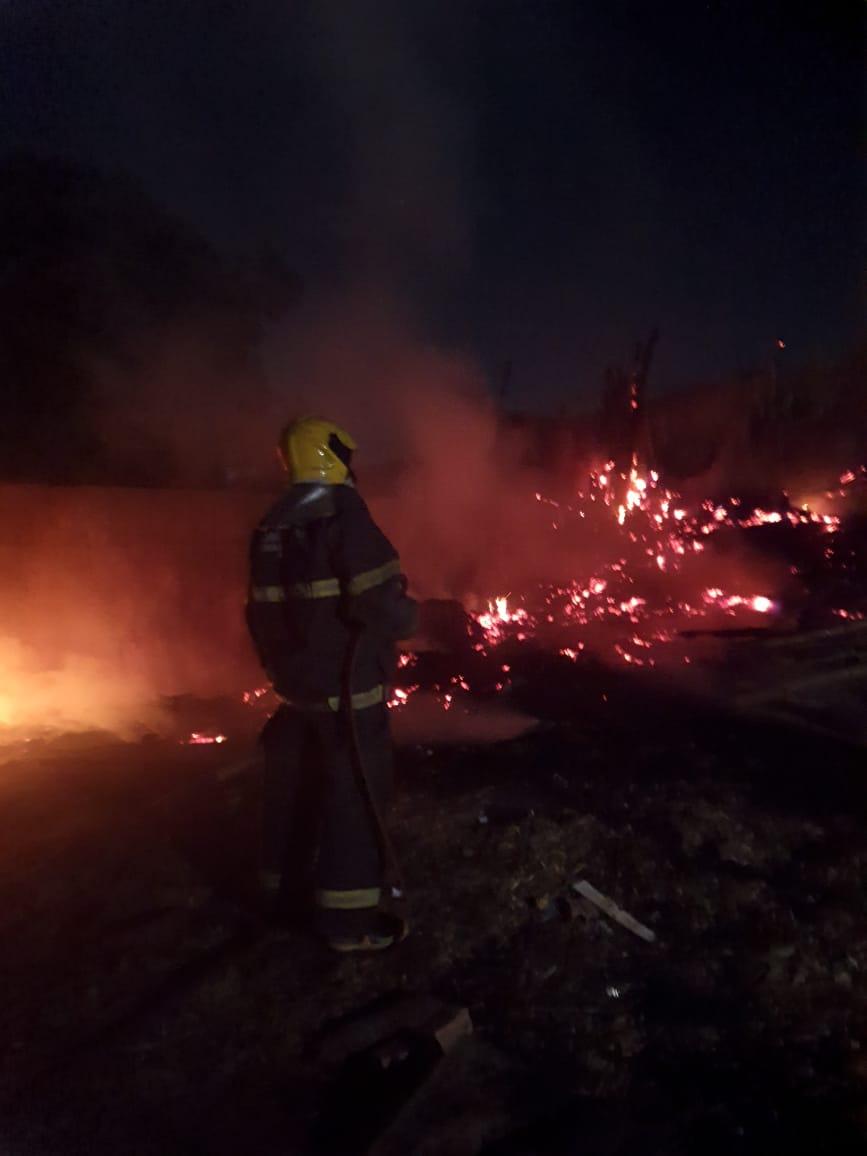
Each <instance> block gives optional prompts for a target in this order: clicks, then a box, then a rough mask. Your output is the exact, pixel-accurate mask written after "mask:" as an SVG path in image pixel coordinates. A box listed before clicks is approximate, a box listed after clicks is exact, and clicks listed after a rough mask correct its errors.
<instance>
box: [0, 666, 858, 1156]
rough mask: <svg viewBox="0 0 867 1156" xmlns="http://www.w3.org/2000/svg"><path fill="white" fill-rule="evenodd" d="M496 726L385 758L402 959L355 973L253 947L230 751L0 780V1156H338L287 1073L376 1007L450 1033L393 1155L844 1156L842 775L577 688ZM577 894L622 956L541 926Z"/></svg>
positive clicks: (849, 809)
mask: <svg viewBox="0 0 867 1156" xmlns="http://www.w3.org/2000/svg"><path fill="white" fill-rule="evenodd" d="M518 697H519V699H520V701H519V703H518V705H519V706H520V707H522V708H523V709H526V710H529V711H531V712H532V713H534V714H535V715H536V716H537V717H539V718H540V719H541V720H542V722H541V725H540V727H539V728H538V729H537V730H535V731H534V732H532V733H530V734H527V735H525V736H523V737H521V738H518V739H513V740H511V741H509V742H502V743H495V744H492V745H488V746H477V747H472V746H464V747H438V748H428V747H417V746H416V747H411V748H407V749H404V750H402V751H401V752H400V755H399V783H400V795H399V799H398V802H397V806H396V810H395V813H394V816H393V830H394V834H395V841H396V844H397V846H398V849H399V852H400V856H401V859H402V861H403V867H404V873H405V876H406V879H407V881H408V891H409V913H410V918H411V922H412V927H413V933H412V935H411V936H410V938H409V939H408V940H407V941H406V942H405V943H404V944H402V945H401V946H400V947H399V948H397V949H396V950H394V951H393V952H387V953H385V954H383V955H381V956H377V957H372V958H361V959H360V958H355V957H349V958H342V957H334V956H332V955H330V954H329V953H328V951H327V950H326V949H325V948H324V947H322V946H320V945H319V944H318V943H317V942H315V941H312V940H311V939H309V938H308V937H307V936H305V935H304V934H303V933H302V932H300V931H298V930H293V929H290V928H286V927H274V926H270V925H266V924H264V923H262V921H261V920H260V919H259V918H258V917H257V916H256V914H255V910H254V907H253V905H252V903H251V898H250V893H251V884H252V872H253V865H254V862H255V846H256V827H257V806H258V785H257V779H256V776H255V775H248V776H246V777H242V778H236V779H233V780H231V781H229V782H228V783H220V782H218V781H217V778H216V776H215V771H216V769H217V768H218V767H220V766H222V765H224V764H227V763H231V762H232V761H233V760H235V759H238V758H241V757H242V756H243V755H244V754H245V752H246V751H247V750H248V749H249V745H248V744H249V741H250V736H249V735H238V736H237V738H235V737H234V732H232V733H233V741H232V742H231V743H229V744H227V745H226V746H225V747H218V748H186V747H180V746H178V745H177V744H168V743H165V742H157V741H154V742H152V743H143V744H136V745H131V744H121V743H116V742H106V741H103V742H101V743H98V744H97V743H94V742H92V741H90V740H88V739H87V738H86V737H85V738H81V739H79V740H76V741H72V740H67V741H66V742H64V743H46V744H43V745H39V744H31V745H30V747H29V748H28V749H27V750H26V751H17V752H16V751H12V752H10V756H9V757H10V761H9V763H8V764H7V766H6V767H5V769H4V771H3V783H4V786H3V788H2V799H3V801H2V808H0V840H2V842H0V845H2V860H0V899H2V904H0V913H2V914H0V927H2V949H0V981H2V989H3V992H4V998H3V1001H2V1013H0V1014H2V1024H0V1035H2V1038H3V1039H4V1040H5V1041H6V1046H5V1047H4V1048H3V1049H2V1050H0V1097H2V1118H3V1124H2V1130H3V1137H4V1139H3V1143H2V1151H3V1152H4V1153H7V1152H8V1153H10V1154H14V1156H17V1154H19V1153H21V1154H30V1153H34V1154H36V1153H38V1154H42V1153H45V1154H46V1156H49V1154H54V1153H58V1154H60V1153H63V1154H67V1153H68V1154H72V1153H88V1154H95V1156H102V1154H103V1153H106V1154H107V1153H109V1152H112V1153H115V1152H117V1151H123V1152H124V1153H126V1154H142V1156H157V1154H161V1156H174V1154H175V1153H177V1154H179V1156H180V1154H182V1153H183V1154H186V1153H195V1154H199V1153H201V1154H207V1156H223V1154H226V1156H229V1154H231V1156H237V1153H238V1152H255V1153H257V1154H261V1156H270V1154H272V1153H273V1154H274V1156H276V1154H278V1153H280V1154H286V1153H298V1154H303V1153H306V1152H312V1151H314V1150H316V1143H317V1141H316V1139H315V1138H316V1136H317V1135H320V1134H321V1123H322V1120H323V1119H328V1117H329V1115H331V1116H332V1117H333V1116H338V1117H341V1116H342V1118H343V1120H344V1123H345V1125H346V1126H345V1128H344V1135H343V1139H342V1141H341V1142H340V1144H338V1146H337V1147H336V1148H335V1147H334V1143H335V1142H334V1141H332V1149H331V1150H332V1151H334V1150H340V1151H347V1152H363V1151H365V1150H366V1148H367V1144H368V1142H369V1140H370V1136H369V1135H368V1134H367V1133H365V1130H364V1129H365V1124H364V1120H363V1118H362V1117H363V1113H362V1116H358V1115H357V1109H358V1105H353V1104H351V1103H348V1102H347V1103H342V1102H341V1101H340V1100H339V1098H337V1099H335V1096H336V1092H335V1087H336V1086H337V1087H339V1085H336V1084H335V1080H336V1078H337V1073H336V1072H335V1070H334V1068H333V1067H329V1066H328V1064H326V1063H324V1062H322V1061H320V1060H318V1059H317V1058H316V1052H315V1050H313V1049H312V1046H311V1045H312V1044H313V1043H315V1041H316V1039H317V1037H318V1033H319V1032H320V1031H321V1029H322V1027H323V1025H325V1024H327V1023H329V1022H330V1021H332V1020H334V1019H335V1018H336V1017H339V1016H340V1015H341V1014H344V1013H346V1012H349V1011H351V1010H353V1009H355V1008H358V1007H359V1006H361V1005H363V1004H365V1003H366V1002H367V1001H369V1000H371V999H373V998H374V997H376V996H379V995H382V994H383V993H387V992H392V991H395V990H412V991H421V992H432V993H434V994H435V995H437V996H440V997H442V998H444V999H446V1000H448V1001H450V1002H452V1003H457V1004H461V1005H466V1006H467V1007H468V1008H469V1010H470V1012H471V1015H472V1019H473V1023H474V1025H475V1037H474V1041H475V1042H474V1043H473V1045H472V1049H470V1050H469V1051H465V1053H464V1057H463V1060H462V1061H461V1062H462V1064H463V1067H460V1064H459V1065H458V1066H457V1067H456V1068H455V1071H457V1072H458V1073H459V1078H457V1079H456V1080H453V1086H452V1088H451V1090H450V1092H449V1097H450V1099H447V1100H446V1104H447V1105H448V1106H447V1108H446V1109H445V1110H441V1111H440V1113H439V1118H438V1119H437V1121H436V1124H435V1125H432V1126H431V1129H430V1133H429V1134H428V1135H427V1136H426V1138H425V1140H424V1143H423V1144H416V1145H414V1146H412V1147H410V1148H408V1149H406V1150H407V1151H419V1152H421V1151H424V1152H430V1153H446V1152H448V1153H453V1154H457V1153H475V1152H479V1153H485V1154H486V1156H497V1154H501V1156H502V1154H508V1153H526V1154H534V1153H540V1154H541V1153H574V1152H579V1151H580V1152H587V1153H594V1154H595V1153H599V1154H604V1156H609V1154H611V1156H614V1154H618V1156H622V1154H626V1153H633V1152H638V1151H641V1152H642V1153H645V1154H647V1153H652V1154H656V1153H659V1154H666V1156H667V1154H669V1153H671V1154H674V1153H694V1152H701V1153H703V1154H705V1156H712V1154H715V1153H720V1154H723V1153H726V1154H727V1153H734V1152H737V1153H759V1152H761V1153H763V1154H767V1153H768V1152H787V1153H791V1154H799V1153H803V1154H807V1153H810V1154H813V1153H818V1152H828V1153H840V1154H844V1153H849V1152H852V1153H854V1152H861V1151H863V1150H865V1146H867V985H865V978H867V920H865V914H867V910H865V908H867V904H865V883H867V833H865V825H864V813H865V803H864V786H863V774H864V757H863V753H862V752H860V751H857V750H855V749H853V748H849V747H846V746H843V745H837V744H835V743H833V742H832V741H830V740H828V739H818V738H811V737H809V736H806V735H804V734H801V733H798V732H795V731H788V730H785V729H782V728H774V727H770V726H768V725H766V724H765V725H759V724H748V723H746V722H744V721H742V720H736V719H732V718H730V717H726V716H724V715H722V714H719V713H714V712H712V711H710V710H707V711H705V710H702V709H701V708H700V707H698V706H697V705H696V704H695V703H685V702H684V700H683V699H682V698H680V697H678V696H671V695H667V694H666V693H664V692H663V691H662V690H661V689H660V690H659V691H658V692H654V691H653V690H652V689H651V686H650V684H648V683H646V682H638V681H636V680H634V679H629V678H627V677H625V676H620V675H617V676H615V674H614V673H610V672H609V673H605V672H601V671H597V672H593V673H592V677H591V676H589V675H588V672H586V671H584V672H582V671H581V670H580V669H578V668H575V669H572V668H569V669H566V668H565V667H559V666H558V669H557V677H556V678H554V679H551V678H546V679H541V678H535V679H534V678H532V677H530V678H528V679H527V680H526V682H525V685H524V687H523V689H522V690H521V691H520V692H518ZM580 878H584V879H587V880H589V881H590V882H591V883H592V884H593V885H594V886H595V887H597V888H598V889H599V890H600V891H602V892H604V893H606V894H608V895H610V896H611V897H612V898H613V899H614V900H616V902H617V903H619V904H620V905H621V906H622V907H624V908H626V909H627V910H628V911H629V912H631V913H632V914H633V915H634V916H635V917H636V918H637V919H639V920H641V922H642V923H644V924H646V925H648V926H649V927H650V928H652V929H653V930H654V931H655V933H656V936H657V939H656V942H654V943H646V942H644V941H642V940H641V939H638V938H636V937H635V936H633V935H632V934H630V933H629V932H628V931H626V930H624V929H622V928H621V927H618V926H616V925H615V924H613V923H612V922H611V921H610V920H608V919H607V918H606V917H604V916H601V915H599V914H597V913H595V912H594V910H593V909H591V908H590V907H588V906H586V905H580V904H576V906H575V910H574V912H573V917H572V918H568V919H566V918H560V917H559V916H558V917H557V918H553V919H545V918H544V917H543V914H542V913H541V912H540V911H539V909H538V907H539V902H540V901H541V902H542V904H544V900H545V897H549V898H551V897H554V896H558V895H563V894H565V892H566V890H567V888H568V885H569V883H570V882H571V881H574V880H576V879H580ZM450 1062H451V1060H446V1061H443V1063H444V1064H446V1063H450ZM353 1113H356V1114H355V1115H354V1114H353ZM356 1120H357V1122H355V1123H354V1121H356ZM317 1129H320V1131H317ZM353 1129H355V1130H354V1131H353ZM347 1132H348V1135H347V1134H346V1133H347ZM341 1144H342V1146H340V1145H341ZM319 1147H320V1149H321V1147H322V1144H321V1142H319Z"/></svg>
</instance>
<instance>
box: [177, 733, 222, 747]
mask: <svg viewBox="0 0 867 1156" xmlns="http://www.w3.org/2000/svg"><path fill="white" fill-rule="evenodd" d="M184 741H185V743H186V745H187V746H190V747H205V746H212V745H213V744H214V743H217V744H219V743H224V742H226V741H227V739H226V736H225V735H209V734H202V733H201V732H200V731H193V733H192V734H191V735H190V736H189V738H188V739H185V740H184Z"/></svg>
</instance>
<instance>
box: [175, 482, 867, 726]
mask: <svg viewBox="0 0 867 1156" xmlns="http://www.w3.org/2000/svg"><path fill="white" fill-rule="evenodd" d="M865 479H867V467H860V469H859V470H857V471H854V470H849V471H846V472H845V473H844V474H843V475H842V476H841V477H840V480H839V487H838V488H837V489H835V490H829V491H828V492H827V493H825V494H823V495H822V502H821V503H818V502H817V501H815V500H814V501H809V502H808V501H804V502H803V503H802V504H801V505H800V506H798V507H794V506H792V505H791V504H790V502H789V501H788V498H787V496H786V495H784V494H783V495H778V496H777V497H776V498H768V499H766V500H765V501H764V502H762V503H756V502H753V501H748V500H747V499H746V498H743V497H738V496H730V497H727V498H724V499H720V500H716V499H711V498H707V499H704V500H702V501H699V502H697V503H696V502H693V503H690V502H688V501H687V500H686V499H684V498H682V497H681V496H680V495H678V494H677V493H676V492H674V491H673V490H671V489H668V488H667V487H666V486H665V485H664V484H663V482H662V481H661V479H660V476H659V474H658V473H657V471H655V470H647V471H646V472H645V471H642V470H641V469H640V468H639V467H638V466H637V465H634V466H633V468H632V469H631V470H630V471H629V473H618V472H616V471H615V469H614V466H613V463H610V462H609V463H608V464H607V465H606V466H605V467H604V468H602V469H598V470H592V471H590V473H589V474H588V475H587V477H586V479H585V480H584V481H583V483H582V484H581V486H580V487H579V489H578V491H577V493H576V495H575V497H574V498H573V499H572V500H565V501H559V500H556V499H554V498H551V497H548V496H546V495H545V494H543V493H541V492H538V493H536V494H535V511H536V512H537V513H538V516H539V517H540V518H542V519H545V520H546V521H547V523H548V533H549V534H550V535H551V541H552V547H553V545H554V540H555V538H559V539H561V541H559V542H557V549H556V550H555V549H553V548H552V557H556V558H558V559H562V558H563V553H564V552H563V549H562V545H563V543H562V539H564V538H565V540H566V542H567V544H568V551H567V553H568V554H571V555H572V556H574V557H575V558H576V559H580V560H581V572H580V573H573V574H571V575H567V576H560V577H558V578H553V577H552V579H551V580H550V581H548V582H544V583H539V584H537V585H536V586H535V587H533V588H532V589H527V590H522V591H508V592H506V593H499V592H486V593H485V594H484V595H482V596H478V595H473V596H468V597H467V598H466V600H465V607H461V606H459V605H458V604H446V609H447V610H448V609H449V607H450V609H451V613H450V614H449V613H447V614H446V620H447V624H448V629H447V630H446V631H445V635H444V636H443V635H442V632H439V633H440V637H437V638H434V639H433V640H432V639H430V638H424V639H419V640H417V643H418V644H417V645H414V646H413V647H412V648H411V649H408V650H407V651H405V652H404V653H403V654H402V655H401V657H400V663H399V670H398V680H397V686H396V687H395V688H394V691H393V694H392V698H391V701H390V703H389V705H390V707H391V708H392V709H393V710H396V711H402V710H403V709H404V708H406V707H407V705H408V704H409V703H410V701H411V700H413V699H414V698H416V697H417V696H425V697H427V698H431V697H432V698H433V699H434V700H435V701H436V702H437V703H438V705H439V707H440V708H441V709H442V710H443V711H445V712H449V711H452V710H453V709H454V708H455V707H456V706H459V705H460V703H461V702H462V701H463V702H465V703H468V702H469V699H470V696H472V697H473V699H475V700H476V701H478V700H479V699H484V698H489V699H496V698H497V697H498V696H501V695H503V694H504V693H508V692H509V691H510V690H511V689H512V688H513V687H514V685H515V679H516V678H517V677H519V669H518V668H520V667H521V665H522V662H521V660H522V656H526V655H527V654H528V653H530V652H532V651H536V652H539V651H542V652H544V653H547V654H550V655H552V656H557V657H559V659H560V660H565V661H570V662H573V663H577V662H580V661H582V660H588V661H597V662H598V661H602V662H605V663H610V664H614V665H621V666H623V667H624V668H648V669H649V668H654V667H657V666H664V667H666V668H667V669H671V668H675V669H676V668H677V667H680V668H681V669H684V668H686V667H689V666H690V665H691V664H692V663H694V662H700V661H701V657H700V655H699V654H698V653H697V651H696V648H695V646H694V645H691V641H692V640H693V639H695V637H696V636H699V635H702V634H704V635H708V634H710V635H719V636H722V637H726V636H728V637H730V638H733V637H736V636H743V635H750V634H763V635H768V634H784V633H787V632H791V631H793V630H797V629H798V628H799V626H801V625H802V624H803V622H804V621H805V620H807V619H809V616H810V614H811V613H814V612H815V607H816V602H817V599H818V602H819V603H820V604H821V611H820V624H821V625H828V624H829V623H832V622H838V623H839V621H840V620H841V619H843V620H848V621H851V620H857V619H861V618H863V617H864V607H863V606H862V605H861V604H860V603H859V602H858V599H857V598H854V599H853V600H851V601H850V604H848V605H837V604H835V605H830V604H828V590H834V589H837V586H835V576H836V577H839V575H840V574H841V573H845V572H846V570H847V567H848V565H849V562H848V555H849V550H848V547H847V546H846V545H845V544H844V543H841V538H842V537H843V535H842V534H841V525H842V522H841V517H840V516H839V514H838V513H836V512H834V505H833V502H834V500H835V499H836V500H837V501H840V500H845V499H848V498H849V497H850V496H851V494H852V493H853V487H854V485H855V483H856V482H859V481H861V482H863V481H864V480H865ZM817 505H821V511H820V510H819V509H817ZM849 593H850V594H851V591H850V592H849ZM436 605H437V604H428V606H427V607H426V608H427V609H430V608H431V607H432V606H436ZM439 605H442V604H439ZM441 617H442V616H440V618H441ZM435 633H437V632H435ZM243 701H244V703H246V704H247V705H248V706H250V707H251V708H253V709H254V710H255V711H256V712H257V713H263V712H266V711H270V710H272V709H273V708H274V705H275V700H274V698H273V695H272V694H271V692H270V691H269V689H268V688H267V687H258V688H256V689H254V690H250V691H247V692H245V694H244V695H243ZM225 740H226V736H225V735H224V734H223V733H222V732H220V731H214V732H203V731H196V732H195V733H194V734H192V735H190V737H189V739H188V740H187V741H188V742H190V743H194V744H212V743H221V742H224V741H225Z"/></svg>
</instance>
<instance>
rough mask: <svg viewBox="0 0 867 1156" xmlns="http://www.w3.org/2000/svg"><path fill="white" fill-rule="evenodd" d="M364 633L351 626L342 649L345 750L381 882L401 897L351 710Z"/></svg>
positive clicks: (392, 855)
mask: <svg viewBox="0 0 867 1156" xmlns="http://www.w3.org/2000/svg"><path fill="white" fill-rule="evenodd" d="M363 635H364V628H363V627H360V626H359V627H356V628H355V629H354V630H353V633H352V637H351V639H350V642H349V647H348V649H347V652H346V661H345V663H344V666H343V685H342V687H341V695H340V699H341V708H342V710H343V711H344V712H345V717H346V725H347V731H348V734H349V753H350V759H351V762H352V770H353V773H354V775H355V781H356V785H357V787H358V790H359V792H360V794H361V797H362V799H363V800H364V805H365V808H366V809H367V813H368V817H369V819H370V825H371V828H372V830H373V835H374V839H375V840H376V848H377V851H378V853H379V862H380V868H381V870H382V875H383V882H384V883H385V882H386V880H388V882H389V883H390V886H391V893H392V896H393V898H395V899H404V898H405V894H406V893H405V891H404V886H403V876H402V873H401V869H400V863H399V862H398V858H397V853H396V851H395V849H394V844H393V843H392V841H391V839H390V837H389V834H388V831H387V830H386V827H385V823H384V821H383V818H382V813H381V812H380V809H379V806H378V805H377V802H376V797H375V795H374V792H373V791H372V790H371V787H370V779H369V778H368V775H367V770H366V768H365V766H364V755H363V754H362V750H361V743H360V741H359V738H358V723H357V720H356V717H355V711H354V710H353V709H352V684H353V682H354V675H355V664H356V659H357V657H358V650H359V647H360V645H361V640H362V638H363Z"/></svg>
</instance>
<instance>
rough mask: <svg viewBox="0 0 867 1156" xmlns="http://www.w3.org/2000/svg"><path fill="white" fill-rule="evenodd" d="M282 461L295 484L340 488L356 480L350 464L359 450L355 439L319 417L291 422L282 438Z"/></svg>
mask: <svg viewBox="0 0 867 1156" xmlns="http://www.w3.org/2000/svg"><path fill="white" fill-rule="evenodd" d="M278 448H279V451H280V460H281V461H282V462H283V465H284V467H285V468H286V472H287V473H288V474H289V477H290V479H291V481H292V482H293V483H294V482H324V483H325V485H327V486H339V485H342V484H343V483H344V482H346V481H347V480H348V479H351V478H352V477H353V474H352V470H351V469H350V468H349V463H350V461H351V460H352V452H353V450H355V449H357V448H358V447H357V446H356V444H355V440H354V439H353V437H352V436H351V435H350V434H348V433H347V432H346V430H345V429H341V428H340V426H339V425H335V424H334V422H333V421H326V420H325V419H324V418H318V417H302V418H300V419H298V420H297V421H291V422H290V423H289V424H288V425H287V426H286V428H285V429H284V430H283V432H282V433H281V435H280V441H279V443H278Z"/></svg>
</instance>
